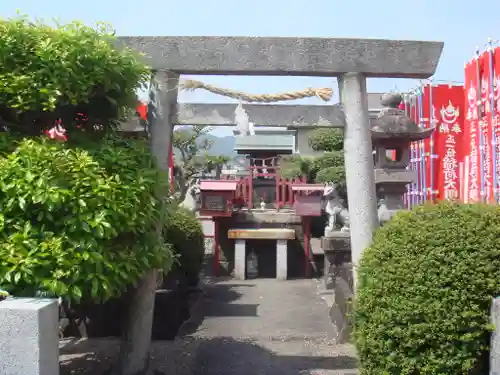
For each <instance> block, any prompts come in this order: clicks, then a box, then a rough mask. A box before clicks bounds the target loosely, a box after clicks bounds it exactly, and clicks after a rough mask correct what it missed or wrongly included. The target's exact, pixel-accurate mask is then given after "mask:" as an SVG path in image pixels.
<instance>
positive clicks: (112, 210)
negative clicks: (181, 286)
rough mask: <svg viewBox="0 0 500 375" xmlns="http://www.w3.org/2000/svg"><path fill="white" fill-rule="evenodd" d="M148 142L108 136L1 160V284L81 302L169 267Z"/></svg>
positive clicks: (35, 146) (115, 292) (35, 144)
mask: <svg viewBox="0 0 500 375" xmlns="http://www.w3.org/2000/svg"><path fill="white" fill-rule="evenodd" d="M146 147H147V144H145V143H141V142H137V141H135V142H134V141H130V140H123V139H118V138H106V139H103V140H101V141H99V142H94V143H93V144H92V147H90V145H89V147H88V148H87V149H82V148H80V147H76V146H72V145H70V144H64V143H58V142H54V141H49V140H46V139H42V138H33V139H25V140H21V141H20V142H19V143H18V145H17V147H16V149H15V150H14V152H12V153H10V154H7V155H6V156H3V157H2V156H1V155H0V207H1V210H0V285H1V286H2V287H3V288H5V289H6V290H7V291H8V292H10V293H12V294H13V295H16V296H22V295H27V296H34V295H36V294H37V291H42V292H49V293H52V294H55V295H57V296H61V297H65V298H70V299H73V300H79V299H81V298H86V299H91V300H93V301H103V300H107V299H109V298H112V297H119V296H120V295H121V294H122V293H123V292H124V291H125V289H126V288H127V287H128V286H130V285H131V284H134V283H135V282H136V281H137V280H138V279H139V278H140V277H141V276H143V275H144V274H145V273H146V272H147V271H148V270H150V269H151V268H164V269H166V270H168V269H170V266H171V264H172V253H171V251H170V248H169V246H168V245H166V244H164V243H159V240H158V236H157V235H156V232H155V228H156V226H157V223H158V222H159V221H163V216H164V215H163V214H162V211H161V207H162V204H161V202H160V200H159V199H157V198H156V196H155V191H156V189H157V188H158V186H160V185H161V184H160V182H161V181H165V180H166V179H165V178H164V176H162V175H161V174H160V173H159V172H158V170H157V169H156V168H155V167H154V164H153V160H152V158H151V156H150V153H149V152H147V148H146Z"/></svg>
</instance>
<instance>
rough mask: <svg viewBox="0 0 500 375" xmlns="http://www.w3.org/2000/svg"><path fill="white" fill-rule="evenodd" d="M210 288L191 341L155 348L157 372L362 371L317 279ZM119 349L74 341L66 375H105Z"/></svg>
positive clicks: (267, 374) (64, 356)
mask: <svg viewBox="0 0 500 375" xmlns="http://www.w3.org/2000/svg"><path fill="white" fill-rule="evenodd" d="M204 290H205V298H204V300H203V302H202V303H201V304H199V305H198V307H197V309H196V311H195V314H194V315H193V319H191V320H190V322H189V323H188V324H186V326H185V327H183V330H182V334H183V336H182V337H180V338H178V339H176V340H174V341H163V342H160V341H157V342H153V343H152V346H151V361H150V368H151V372H150V374H154V375H159V374H161V373H164V374H169V375H209V374H217V375H281V374H283V375H285V374H286V375H307V374H310V375H313V374H317V375H354V374H356V373H357V372H356V358H355V354H354V349H353V348H352V346H350V345H336V344H335V340H334V330H333V328H332V326H331V323H330V322H329V318H328V306H327V305H326V303H325V302H324V301H322V299H321V298H320V297H319V296H318V294H317V283H316V281H315V280H288V281H285V282H280V281H276V280H269V279H258V280H247V281H236V280H221V279H218V280H208V282H207V283H206V285H205V288H204ZM118 348H119V344H118V342H117V341H116V340H80V341H76V342H74V343H70V344H67V345H66V346H65V347H64V348H62V349H61V368H62V371H61V375H69V374H75V375H91V374H92V375H100V374H102V373H103V372H104V371H105V370H106V369H108V368H109V367H110V365H111V363H112V362H113V361H114V360H115V359H116V358H117V353H118ZM83 368H85V370H83ZM155 370H156V371H161V372H155Z"/></svg>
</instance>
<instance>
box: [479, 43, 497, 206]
mask: <svg viewBox="0 0 500 375" xmlns="http://www.w3.org/2000/svg"><path fill="white" fill-rule="evenodd" d="M478 65H479V80H480V83H481V85H480V87H481V93H480V95H481V96H480V98H481V102H480V103H481V106H480V112H479V115H480V116H479V131H480V132H481V133H480V136H482V144H483V153H482V155H483V170H482V174H483V179H484V194H483V195H484V196H483V198H484V200H485V201H486V202H493V200H494V194H493V162H492V157H493V153H492V149H491V132H492V130H491V118H490V117H491V101H490V92H491V90H490V72H491V68H490V62H489V55H488V52H485V53H483V54H482V55H481V56H479V58H478Z"/></svg>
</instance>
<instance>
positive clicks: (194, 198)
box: [179, 180, 201, 213]
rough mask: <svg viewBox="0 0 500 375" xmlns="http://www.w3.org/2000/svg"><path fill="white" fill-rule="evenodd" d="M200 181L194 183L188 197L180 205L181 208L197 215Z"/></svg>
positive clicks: (190, 187) (187, 194)
mask: <svg viewBox="0 0 500 375" xmlns="http://www.w3.org/2000/svg"><path fill="white" fill-rule="evenodd" d="M200 193H201V190H200V181H199V180H194V181H193V183H191V185H190V186H189V188H188V190H187V192H186V197H185V198H184V200H183V201H182V202H181V204H180V205H179V206H180V207H184V208H186V209H188V210H189V211H191V212H193V213H195V212H196V211H197V210H198V202H199V198H200Z"/></svg>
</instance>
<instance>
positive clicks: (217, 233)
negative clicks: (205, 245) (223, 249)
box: [212, 217, 220, 276]
mask: <svg viewBox="0 0 500 375" xmlns="http://www.w3.org/2000/svg"><path fill="white" fill-rule="evenodd" d="M212 220H213V221H214V246H213V250H212V262H213V263H212V272H213V275H214V276H219V267H220V264H219V248H220V222H219V220H218V219H217V218H215V217H214V218H213V219H212Z"/></svg>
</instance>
